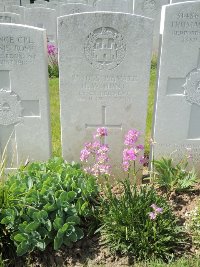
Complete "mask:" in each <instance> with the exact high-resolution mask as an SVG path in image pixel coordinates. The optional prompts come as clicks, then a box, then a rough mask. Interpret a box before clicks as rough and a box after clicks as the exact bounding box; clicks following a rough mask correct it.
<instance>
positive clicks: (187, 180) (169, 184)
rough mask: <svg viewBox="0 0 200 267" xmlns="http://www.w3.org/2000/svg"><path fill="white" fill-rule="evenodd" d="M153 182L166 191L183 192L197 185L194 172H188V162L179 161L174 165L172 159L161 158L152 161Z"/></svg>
mask: <svg viewBox="0 0 200 267" xmlns="http://www.w3.org/2000/svg"><path fill="white" fill-rule="evenodd" d="M153 165H154V171H155V182H156V183H158V185H159V186H161V187H164V188H166V189H167V190H168V191H172V190H185V189H189V188H192V187H193V186H194V185H195V184H196V183H197V175H196V173H195V171H194V170H192V171H188V170H187V167H188V162H185V161H180V162H179V163H178V164H174V163H173V160H172V159H165V158H162V159H161V160H158V161H154V162H153Z"/></svg>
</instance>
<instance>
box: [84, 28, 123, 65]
mask: <svg viewBox="0 0 200 267" xmlns="http://www.w3.org/2000/svg"><path fill="white" fill-rule="evenodd" d="M84 52H85V56H86V58H87V60H88V61H89V63H90V64H91V65H92V66H93V67H94V68H96V69H98V70H111V69H114V68H116V67H117V66H118V65H119V64H120V63H121V62H122V61H123V59H124V57H125V55H126V43H125V40H124V37H123V35H122V34H121V33H119V32H118V31H116V30H115V29H113V28H110V27H102V28H98V29H96V30H94V32H92V33H90V34H89V35H88V37H87V39H86V42H85V45H84Z"/></svg>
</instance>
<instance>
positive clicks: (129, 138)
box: [124, 129, 141, 146]
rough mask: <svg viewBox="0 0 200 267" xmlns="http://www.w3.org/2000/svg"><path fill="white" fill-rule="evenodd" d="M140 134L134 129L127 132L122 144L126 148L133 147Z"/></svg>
mask: <svg viewBox="0 0 200 267" xmlns="http://www.w3.org/2000/svg"><path fill="white" fill-rule="evenodd" d="M140 135H141V133H140V132H139V131H137V130H135V129H132V130H129V131H128V134H127V135H125V141H124V144H125V145H126V146H133V145H134V144H135V143H136V142H137V141H138V138H139V136H140Z"/></svg>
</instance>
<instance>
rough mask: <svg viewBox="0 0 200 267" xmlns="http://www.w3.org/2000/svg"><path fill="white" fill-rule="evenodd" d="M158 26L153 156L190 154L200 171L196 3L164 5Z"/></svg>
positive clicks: (199, 10)
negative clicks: (159, 50) (158, 57)
mask: <svg viewBox="0 0 200 267" xmlns="http://www.w3.org/2000/svg"><path fill="white" fill-rule="evenodd" d="M161 23H162V24H163V32H162V46H161V57H160V68H159V77H158V88H157V96H156V106H155V119H154V131H153V139H154V142H155V144H154V146H153V157H154V159H156V160H157V159H160V158H161V157H173V158H174V160H176V161H180V160H182V159H183V158H184V157H186V155H188V153H190V154H191V155H192V159H191V160H193V163H194V165H195V166H196V168H197V170H198V172H200V120H199V119H200V29H199V25H200V2H199V1H198V2H189V3H180V4H174V5H167V6H165V7H164V8H163V17H162V22H161ZM188 150H191V151H188Z"/></svg>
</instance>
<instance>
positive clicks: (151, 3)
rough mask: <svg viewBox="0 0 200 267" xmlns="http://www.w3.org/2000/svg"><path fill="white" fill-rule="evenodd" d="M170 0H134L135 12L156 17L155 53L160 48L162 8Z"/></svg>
mask: <svg viewBox="0 0 200 267" xmlns="http://www.w3.org/2000/svg"><path fill="white" fill-rule="evenodd" d="M169 2H170V0H135V2H134V14H138V15H141V16H145V17H148V18H152V19H154V40H153V53H155V54H157V53H158V49H159V33H160V19H161V9H162V6H163V5H167V4H169Z"/></svg>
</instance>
